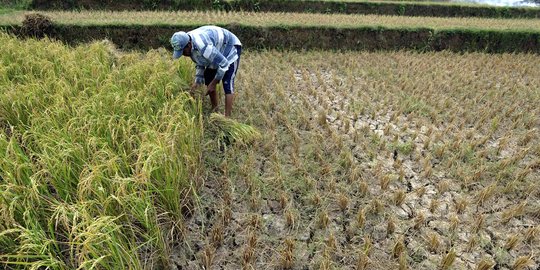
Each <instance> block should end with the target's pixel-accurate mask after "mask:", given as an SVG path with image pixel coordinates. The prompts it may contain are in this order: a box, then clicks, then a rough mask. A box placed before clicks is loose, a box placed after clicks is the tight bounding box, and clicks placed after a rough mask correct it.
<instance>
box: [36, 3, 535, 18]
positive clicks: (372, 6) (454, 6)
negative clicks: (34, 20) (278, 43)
mask: <svg viewBox="0 0 540 270" xmlns="http://www.w3.org/2000/svg"><path fill="white" fill-rule="evenodd" d="M31 7H32V8H33V9H38V10H171V11H177V10H187V11H193V10H227V11H256V12H300V13H345V14H377V15H399V16H419V17H424V16H430V17H483V18H539V17H540V8H538V7H497V6H489V5H478V4H472V3H455V2H451V3H449V2H418V1H399V0H398V1H393V0H391V1H384V0H376V1H358V0H352V1H321V0H306V1H300V0H298V1H293V0H291V1H286V0H277V1H276V0H167V1H165V0H145V1H128V0H118V1H108V2H104V1H98V0H85V1H79V0H69V1H67V0H52V1H49V0H46V1H45V0H34V1H33V3H32V5H31Z"/></svg>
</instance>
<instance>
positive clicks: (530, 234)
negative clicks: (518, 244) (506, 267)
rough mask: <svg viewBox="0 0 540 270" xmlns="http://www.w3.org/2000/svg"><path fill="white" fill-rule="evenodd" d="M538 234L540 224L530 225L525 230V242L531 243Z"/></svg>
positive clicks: (539, 232)
mask: <svg viewBox="0 0 540 270" xmlns="http://www.w3.org/2000/svg"><path fill="white" fill-rule="evenodd" d="M538 235H540V226H535V227H530V228H528V229H527V230H526V231H525V242H527V243H529V244H530V243H532V242H534V241H535V240H536V238H538Z"/></svg>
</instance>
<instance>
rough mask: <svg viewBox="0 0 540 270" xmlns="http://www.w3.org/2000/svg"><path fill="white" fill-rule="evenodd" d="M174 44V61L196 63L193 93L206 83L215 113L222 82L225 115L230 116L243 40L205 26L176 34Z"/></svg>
mask: <svg viewBox="0 0 540 270" xmlns="http://www.w3.org/2000/svg"><path fill="white" fill-rule="evenodd" d="M171 45H172V47H173V49H174V52H173V58H174V59H178V58H180V57H181V56H182V55H184V56H189V57H191V60H192V61H193V62H195V68H196V72H195V82H194V83H193V85H192V86H191V90H192V91H194V90H195V89H196V88H198V87H199V86H200V85H201V84H202V83H204V84H205V85H206V86H207V88H206V89H207V91H206V95H209V96H210V102H211V103H212V110H213V111H216V110H217V107H218V99H217V92H216V85H217V84H218V83H219V82H220V81H223V90H224V92H225V116H227V117H230V116H231V111H232V106H233V100H234V78H235V77H236V72H237V71H238V64H239V63H240V54H241V53H242V43H240V40H239V39H238V38H237V37H236V36H235V35H234V34H233V33H231V32H230V31H229V30H227V29H224V28H221V27H217V26H203V27H199V28H197V29H195V30H192V31H189V32H187V33H186V32H183V31H180V32H176V33H174V34H173V36H172V37H171Z"/></svg>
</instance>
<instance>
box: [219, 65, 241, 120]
mask: <svg viewBox="0 0 540 270" xmlns="http://www.w3.org/2000/svg"><path fill="white" fill-rule="evenodd" d="M239 63H240V57H239V58H238V59H237V60H236V61H235V62H234V63H232V64H231V65H230V66H229V70H227V72H225V76H224V77H223V90H224V92H225V116H226V117H231V113H232V107H233V103H234V79H235V77H236V72H237V71H238V64H239Z"/></svg>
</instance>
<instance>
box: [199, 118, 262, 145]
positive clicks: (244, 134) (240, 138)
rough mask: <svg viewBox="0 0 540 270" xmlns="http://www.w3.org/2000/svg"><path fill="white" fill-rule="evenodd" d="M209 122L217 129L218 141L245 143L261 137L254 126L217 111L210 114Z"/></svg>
mask: <svg viewBox="0 0 540 270" xmlns="http://www.w3.org/2000/svg"><path fill="white" fill-rule="evenodd" d="M209 124H210V125H211V126H213V127H215V128H216V129H217V133H218V134H217V138H218V140H219V142H220V143H226V144H229V143H235V142H236V143H240V144H242V145H246V144H249V143H252V142H254V141H256V140H259V139H261V133H260V132H259V131H258V130H257V129H256V128H254V127H252V126H250V125H246V124H243V123H240V122H238V121H236V120H233V119H230V118H227V117H225V116H224V115H222V114H219V113H212V114H211V115H210V119H209Z"/></svg>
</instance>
